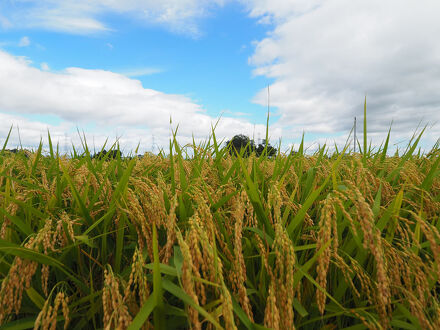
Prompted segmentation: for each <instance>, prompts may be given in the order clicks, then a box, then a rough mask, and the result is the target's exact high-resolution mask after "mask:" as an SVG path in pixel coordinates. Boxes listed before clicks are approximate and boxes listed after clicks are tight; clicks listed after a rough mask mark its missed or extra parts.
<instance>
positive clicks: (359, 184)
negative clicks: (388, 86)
mask: <svg viewBox="0 0 440 330" xmlns="http://www.w3.org/2000/svg"><path fill="white" fill-rule="evenodd" d="M422 133H423V132H422ZM422 133H421V134H420V135H418V136H415V137H414V139H413V140H412V141H411V142H410V144H409V145H408V148H407V149H406V150H405V152H403V153H402V154H400V155H398V154H396V155H395V156H388V155H387V151H388V150H387V148H388V141H389V135H388V138H387V140H386V141H385V143H384V145H383V146H382V147H381V148H379V149H377V150H372V149H371V148H368V147H367V144H366V136H364V147H363V148H361V152H360V153H352V152H347V150H348V149H347V147H346V148H345V149H344V150H336V151H335V152H334V153H332V154H330V153H329V152H328V150H327V148H326V147H325V146H322V147H321V148H320V149H319V150H318V151H317V152H316V153H315V154H313V155H307V154H305V153H304V147H303V143H301V146H300V147H299V150H296V151H297V152H296V153H291V154H288V155H284V154H278V156H277V157H271V158H268V157H265V156H264V153H263V156H261V157H256V155H255V154H254V155H251V156H249V157H241V156H240V155H237V156H231V155H229V153H228V150H227V149H226V148H225V147H222V145H221V143H220V142H219V141H217V140H216V137H215V134H214V132H213V134H212V136H211V138H210V140H209V141H206V142H205V143H202V144H199V145H191V146H186V147H181V146H180V145H179V144H178V142H177V140H176V137H175V136H174V138H173V140H172V141H170V149H169V152H168V155H165V154H164V153H161V154H159V155H157V156H156V155H152V154H145V155H144V157H142V158H138V157H134V158H131V159H130V158H121V157H120V156H118V157H116V158H114V159H113V158H112V159H108V158H106V157H101V158H93V159H92V158H91V157H90V151H89V149H88V147H87V143H86V141H84V142H83V146H82V148H83V149H84V152H82V153H79V152H78V151H77V150H75V151H74V154H73V155H72V157H69V158H67V157H66V156H62V155H60V154H59V153H58V152H57V150H56V148H54V147H53V145H52V143H51V141H50V136H49V137H48V139H49V149H50V152H49V153H48V154H47V155H43V153H42V145H41V144H40V147H39V148H38V150H36V151H35V152H32V153H28V154H25V153H24V152H18V153H14V154H12V153H9V152H7V151H6V144H7V140H8V139H6V142H5V144H4V147H3V150H2V151H1V153H0V171H1V175H0V205H1V206H0V280H1V289H0V325H1V326H2V329H28V328H34V329H63V328H64V329H139V328H142V329H153V328H154V329H267V328H270V329H294V328H297V329H322V328H324V329H344V328H345V329H367V328H369V329H388V328H400V329H420V328H423V329H439V328H440V305H439V303H440V300H439V295H440V282H439V276H440V267H439V265H440V234H439V231H440V179H439V171H440V170H439V163H440V157H439V155H440V149H439V147H438V145H435V146H434V147H433V149H432V150H431V152H429V153H427V154H423V153H421V152H418V151H417V146H418V143H419V140H420V138H421V135H422ZM114 147H115V146H113V148H114ZM189 154H190V155H191V156H188V155H189Z"/></svg>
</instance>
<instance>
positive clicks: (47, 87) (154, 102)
mask: <svg viewBox="0 0 440 330" xmlns="http://www.w3.org/2000/svg"><path fill="white" fill-rule="evenodd" d="M0 76H1V77H2V78H3V79H1V80H0V109H1V111H2V112H6V114H4V116H6V117H4V120H3V121H2V122H3V123H4V124H7V125H6V126H5V127H4V129H3V130H6V127H7V128H9V126H10V125H11V124H14V123H15V124H18V125H20V126H25V127H28V128H29V127H30V126H32V125H33V124H31V123H30V121H29V120H28V119H26V118H28V117H29V116H30V117H32V115H38V116H56V117H58V118H60V119H61V121H62V125H60V126H59V127H58V126H54V125H49V126H48V127H49V129H50V130H51V131H52V130H53V131H61V129H66V128H69V129H70V130H72V128H74V127H75V126H78V127H80V128H81V127H86V126H90V124H92V125H93V126H94V127H93V132H94V133H93V134H94V135H95V136H96V138H97V139H100V141H101V140H102V141H104V140H105V138H106V137H109V138H110V140H111V139H112V138H113V137H116V136H120V135H122V139H121V142H123V143H125V145H126V146H127V147H128V148H133V147H135V146H136V145H137V143H138V142H140V141H142V140H144V141H145V144H146V145H144V146H143V147H144V148H147V149H148V148H150V147H151V143H152V141H151V140H152V136H153V135H154V136H155V143H156V144H157V145H159V146H162V147H164V146H166V145H167V143H168V138H169V134H170V119H172V125H171V127H173V128H176V127H177V126H179V129H178V133H179V140H180V142H181V143H187V142H190V141H191V140H192V136H194V137H195V138H196V140H197V141H200V140H203V139H206V138H207V137H208V136H209V134H210V129H211V125H215V123H216V121H217V118H213V117H211V116H209V115H208V114H207V113H206V111H205V110H204V109H203V108H202V107H201V106H200V105H199V104H196V103H194V102H193V101H192V100H191V99H190V98H188V97H186V96H184V95H174V94H165V93H162V92H160V91H156V90H153V89H148V88H144V87H143V86H142V84H141V82H140V81H139V80H135V79H131V78H128V77H126V76H124V75H122V74H118V73H113V72H110V71H103V70H86V69H82V68H67V69H65V70H64V71H62V72H47V71H44V70H42V69H39V68H35V67H32V66H31V63H30V61H29V60H27V59H25V58H22V57H15V56H12V55H10V54H8V53H6V52H4V51H0ZM46 126H47V125H46ZM41 127H44V124H43V123H42V122H35V125H34V128H38V129H40V128H41ZM21 131H22V132H24V130H23V129H22V130H21ZM32 131H35V129H32ZM243 132H245V133H247V134H249V135H252V134H253V132H255V134H260V135H261V134H263V133H264V132H265V128H264V126H263V125H256V126H255V127H254V125H253V124H252V123H250V122H249V121H245V120H241V119H236V118H231V117H223V118H222V119H221V120H220V122H219V124H218V126H217V130H216V134H217V135H218V136H219V137H220V138H222V137H225V138H226V137H229V138H230V137H231V136H232V135H234V134H239V133H243ZM43 133H44V130H43ZM32 134H33V135H35V134H34V133H32ZM40 134H41V131H40ZM93 134H91V135H93ZM274 134H275V135H274V136H280V134H281V132H280V131H274ZM33 135H32V136H33ZM4 136H6V135H4ZM26 143H27V144H32V143H33V144H34V145H35V144H38V141H35V140H33V141H26ZM150 149H151V148H150Z"/></svg>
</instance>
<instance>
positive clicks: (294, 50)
mask: <svg viewBox="0 0 440 330" xmlns="http://www.w3.org/2000/svg"><path fill="white" fill-rule="evenodd" d="M247 5H248V8H250V14H251V15H253V16H255V17H259V18H260V19H261V20H262V21H263V22H270V23H271V24H273V29H272V30H271V31H270V32H269V33H268V35H267V36H266V38H264V39H262V40H259V41H258V42H256V49H255V53H254V55H253V56H252V57H251V58H250V60H249V63H250V64H251V65H253V66H254V74H255V75H263V76H266V77H269V78H272V79H273V80H274V83H273V84H272V85H271V103H272V104H273V105H274V106H276V107H277V108H278V114H279V116H280V121H279V122H280V123H283V125H284V126H285V127H291V128H294V129H295V128H297V129H301V130H302V129H304V130H305V131H306V132H311V133H317V134H329V133H335V132H341V131H349V130H350V128H351V127H352V125H353V117H354V116H358V119H359V117H361V116H362V113H363V100H364V96H365V95H366V96H367V108H368V124H369V125H368V131H369V133H372V135H375V134H377V135H379V134H380V135H381V136H382V138H383V137H384V136H385V135H386V132H387V130H388V128H389V127H390V123H391V121H394V124H393V131H394V132H395V133H396V134H398V135H401V136H408V134H412V132H413V131H414V130H415V128H416V126H417V124H418V123H419V122H420V121H421V122H422V123H427V122H429V123H435V122H437V121H438V120H439V119H440V94H439V93H438V91H439V90H440V65H439V64H440V43H438V42H437V40H438V35H440V20H439V19H438V13H439V12H440V2H438V1H430V0H428V1H424V2H423V3H419V2H414V1H409V0H403V1H401V0H389V1H385V2H384V1H378V0H372V1H368V2H356V1H355V2H353V1H349V0H331V1H316V0H315V1H283V0H278V1H273V0H271V1H268V0H254V1H247ZM255 102H257V103H259V104H265V103H266V91H260V92H259V93H258V94H257V95H256V97H255ZM409 132H410V133H409ZM283 133H288V130H287V129H285V130H284V131H283ZM437 133H438V130H437V131H431V133H429V134H431V138H432V139H433V138H434V135H435V134H437ZM437 136H438V135H437Z"/></svg>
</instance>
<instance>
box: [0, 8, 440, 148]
mask: <svg viewBox="0 0 440 330" xmlns="http://www.w3.org/2000/svg"><path fill="white" fill-rule="evenodd" d="M394 2H395V1H394V0H392V1H390V3H386V4H384V3H382V2H381V1H371V2H369V3H368V4H367V3H358V4H352V3H351V2H350V1H346V0H330V1H320V0H313V1H305V0H272V1H268V0H215V1H207V0H185V1H177V0H163V1H161V2H159V1H153V0H149V1H141V0H131V1H119V0H112V1H104V0H97V1H94V2H89V1H85V0H78V1H73V0H65V1H56V0H41V1H36V0H26V1H25V0H8V1H4V2H2V4H0V75H2V80H3V83H0V120H2V122H4V123H5V125H4V127H2V128H1V129H0V134H1V135H2V136H5V135H6V134H7V131H8V129H9V127H10V125H14V126H15V127H20V134H21V135H22V140H25V142H26V145H29V146H32V145H35V144H36V143H38V141H39V136H42V135H44V134H45V131H46V130H47V129H49V130H50V131H51V133H52V135H54V136H55V137H56V139H58V140H59V141H64V140H66V136H68V139H69V141H70V140H72V142H75V143H77V142H78V140H77V138H75V136H74V135H75V134H74V132H76V129H77V128H80V130H84V131H85V133H86V134H87V136H89V137H91V138H92V139H93V140H95V141H96V143H97V144H100V143H102V142H103V141H104V140H105V138H106V137H110V138H112V137H114V136H122V138H121V142H122V143H125V144H126V147H127V148H128V149H130V148H132V147H133V146H135V145H136V144H137V142H139V141H141V143H143V144H144V150H148V149H151V146H152V139H153V136H154V137H155V143H156V144H158V145H161V146H162V145H166V142H167V139H168V138H169V130H170V127H169V126H170V125H169V117H170V116H171V117H172V118H173V125H175V126H176V125H177V124H179V127H180V131H179V134H180V139H181V141H182V143H186V142H189V141H190V140H191V138H192V135H193V134H194V135H195V137H196V139H197V140H203V139H205V138H206V137H207V136H208V135H209V128H210V125H211V123H215V122H216V121H217V119H218V117H219V116H220V115H222V119H221V121H220V124H219V127H218V131H217V133H218V135H219V136H221V137H222V138H230V137H232V136H233V135H234V134H239V133H244V134H247V135H254V136H255V138H257V137H258V136H262V135H264V130H265V127H264V125H265V122H266V111H267V106H266V105H267V89H266V87H267V85H270V91H271V105H272V108H271V126H270V134H271V137H272V141H274V142H276V141H278V139H280V138H282V139H283V141H284V145H285V147H288V146H290V145H291V144H295V143H298V142H299V139H300V137H301V134H302V132H303V131H305V132H306V140H307V143H308V144H309V145H311V149H313V148H314V147H313V146H315V147H316V145H318V144H323V143H325V142H327V143H330V144H333V143H337V144H343V143H344V142H345V141H346V139H347V138H348V132H349V131H350V129H351V126H352V122H353V117H354V116H357V117H358V119H359V118H361V116H362V108H363V98H364V96H365V95H367V102H368V110H369V133H370V137H371V139H372V140H373V143H377V144H379V143H380V142H381V141H382V140H383V139H384V137H385V135H386V132H387V129H388V128H389V126H390V123H391V121H393V122H394V124H393V133H394V137H395V139H396V141H401V140H405V139H406V140H407V139H408V138H409V137H410V136H411V134H412V132H413V131H414V130H415V129H416V127H417V124H418V123H419V122H421V123H422V124H435V122H436V121H437V120H438V119H440V115H439V110H440V107H439V104H440V97H439V96H438V93H437V92H436V91H438V88H437V87H439V86H438V85H439V81H440V79H438V78H440V73H439V72H438V71H436V70H432V67H435V66H436V65H438V64H439V63H440V47H439V46H438V45H437V44H438V43H437V42H436V36H437V35H438V33H439V32H440V23H438V22H437V21H438V20H437V19H436V16H435V15H434V14H433V13H435V12H438V9H440V7H439V5H438V4H437V3H436V2H427V4H426V5H425V6H423V8H422V7H421V6H418V5H417V4H414V3H412V2H410V1H404V2H403V3H401V2H399V4H400V5H399V7H396V6H395V5H396V3H394ZM396 8H397V9H396ZM414 13H417V16H415V15H414ZM396 82H399V83H396ZM6 124H7V125H6ZM436 127H437V126H434V127H433V128H431V129H430V131H429V133H428V134H427V135H426V145H427V146H428V145H429V144H430V143H433V142H434V141H435V140H436V139H437V137H438V136H439V135H440V134H439V131H438V128H436ZM359 131H360V132H361V128H360V127H358V132H359ZM17 138H18V137H17V136H15V137H13V138H12V140H11V141H12V143H17ZM60 143H61V142H60Z"/></svg>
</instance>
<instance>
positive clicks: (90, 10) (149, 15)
mask: <svg viewBox="0 0 440 330" xmlns="http://www.w3.org/2000/svg"><path fill="white" fill-rule="evenodd" d="M225 1H228V0H162V1H156V0H128V1H124V0H95V1H89V0H64V1H55V0H16V2H18V3H20V2H21V3H23V4H25V5H26V7H25V8H27V9H26V10H24V9H21V10H20V11H19V12H17V11H15V10H13V9H10V10H9V16H8V17H5V18H4V20H7V21H8V22H11V24H12V25H15V26H20V28H22V27H23V25H26V26H28V27H43V28H46V29H50V30H56V31H63V32H69V33H74V34H89V33H100V32H105V31H109V30H111V27H109V26H107V24H106V23H105V22H104V21H103V20H102V16H103V14H106V13H112V14H115V13H116V14H122V15H128V16H130V17H132V18H135V19H136V20H138V21H140V22H143V23H145V24H158V25H162V26H165V27H166V28H168V29H170V30H171V31H173V32H177V33H183V34H189V35H192V36H198V35H199V34H200V31H199V29H198V27H197V20H198V19H200V18H203V17H205V16H207V15H208V14H209V13H210V11H211V9H212V8H216V7H218V6H222V5H223V4H224V2H225ZM12 8H14V7H12Z"/></svg>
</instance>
